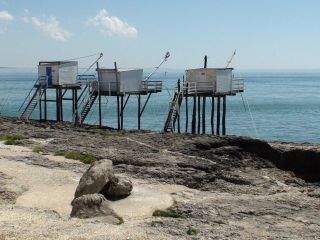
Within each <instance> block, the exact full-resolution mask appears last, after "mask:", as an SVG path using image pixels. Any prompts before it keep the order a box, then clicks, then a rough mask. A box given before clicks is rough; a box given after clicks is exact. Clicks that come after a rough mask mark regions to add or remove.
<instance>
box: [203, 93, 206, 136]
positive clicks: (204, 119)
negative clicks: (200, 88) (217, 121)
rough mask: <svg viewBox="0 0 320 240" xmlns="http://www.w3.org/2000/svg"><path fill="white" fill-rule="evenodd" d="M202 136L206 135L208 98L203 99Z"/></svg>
mask: <svg viewBox="0 0 320 240" xmlns="http://www.w3.org/2000/svg"><path fill="white" fill-rule="evenodd" d="M202 134H206V97H205V96H203V97H202Z"/></svg>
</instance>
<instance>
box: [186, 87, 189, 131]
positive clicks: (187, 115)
mask: <svg viewBox="0 0 320 240" xmlns="http://www.w3.org/2000/svg"><path fill="white" fill-rule="evenodd" d="M186 87H187V88H186V96H185V97H186V133H187V132H188V124H189V120H188V117H189V113H188V112H189V108H188V83H187V84H186Z"/></svg>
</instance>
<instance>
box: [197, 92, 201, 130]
mask: <svg viewBox="0 0 320 240" xmlns="http://www.w3.org/2000/svg"><path fill="white" fill-rule="evenodd" d="M200 100H201V97H198V131H197V132H198V134H200V126H201V111H200V110H201V102H200Z"/></svg>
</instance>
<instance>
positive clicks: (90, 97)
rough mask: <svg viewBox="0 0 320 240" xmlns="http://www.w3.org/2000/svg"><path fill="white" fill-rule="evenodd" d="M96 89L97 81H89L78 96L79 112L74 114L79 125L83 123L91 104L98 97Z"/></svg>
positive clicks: (97, 87)
mask: <svg viewBox="0 0 320 240" xmlns="http://www.w3.org/2000/svg"><path fill="white" fill-rule="evenodd" d="M98 89H99V86H98V83H97V82H90V83H88V84H87V85H86V87H85V89H84V90H83V93H82V94H81V95H80V96H79V99H78V101H79V102H80V104H79V110H80V111H79V113H75V114H78V122H79V123H80V125H81V124H83V122H84V121H85V119H86V117H87V115H88V113H89V112H90V110H91V108H92V106H93V104H94V103H95V101H96V99H97V97H98V94H97V90H98Z"/></svg>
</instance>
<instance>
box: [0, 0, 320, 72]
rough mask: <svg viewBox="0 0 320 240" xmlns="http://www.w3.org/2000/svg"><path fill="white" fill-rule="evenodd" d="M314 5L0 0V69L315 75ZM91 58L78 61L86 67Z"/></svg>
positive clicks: (319, 40)
mask: <svg viewBox="0 0 320 240" xmlns="http://www.w3.org/2000/svg"><path fill="white" fill-rule="evenodd" d="M319 13H320V1H319V0H201V1H199V0H180V1H179V0H161V1H160V0H159V1H153V0H91V1H85V0H68V1H66V0H55V1H43V0H42V1H41V0H28V1H21V0H0V66H5V67H35V66H36V65H37V63H38V62H39V61H49V60H66V59H72V58H77V57H82V56H87V55H91V54H95V53H99V52H103V53H104V57H103V59H102V60H101V61H100V65H101V66H105V67H113V62H114V61H116V62H117V64H118V66H119V67H143V68H147V67H154V66H156V65H157V64H158V63H159V62H160V61H161V60H162V58H163V57H164V55H165V53H166V52H167V51H170V53H171V57H170V58H169V60H168V61H167V62H166V64H165V67H167V68H172V69H186V68H192V67H202V65H203V57H204V55H207V56H208V67H225V65H226V64H227V61H228V59H229V58H230V56H231V55H232V53H233V51H234V50H236V51H237V54H236V57H235V58H234V61H233V62H232V66H233V67H236V68H238V69H320V14H319ZM95 57H96V56H94V57H91V58H83V59H81V60H79V65H81V66H84V67H85V66H89V65H90V63H91V62H93V61H94V60H95Z"/></svg>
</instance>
